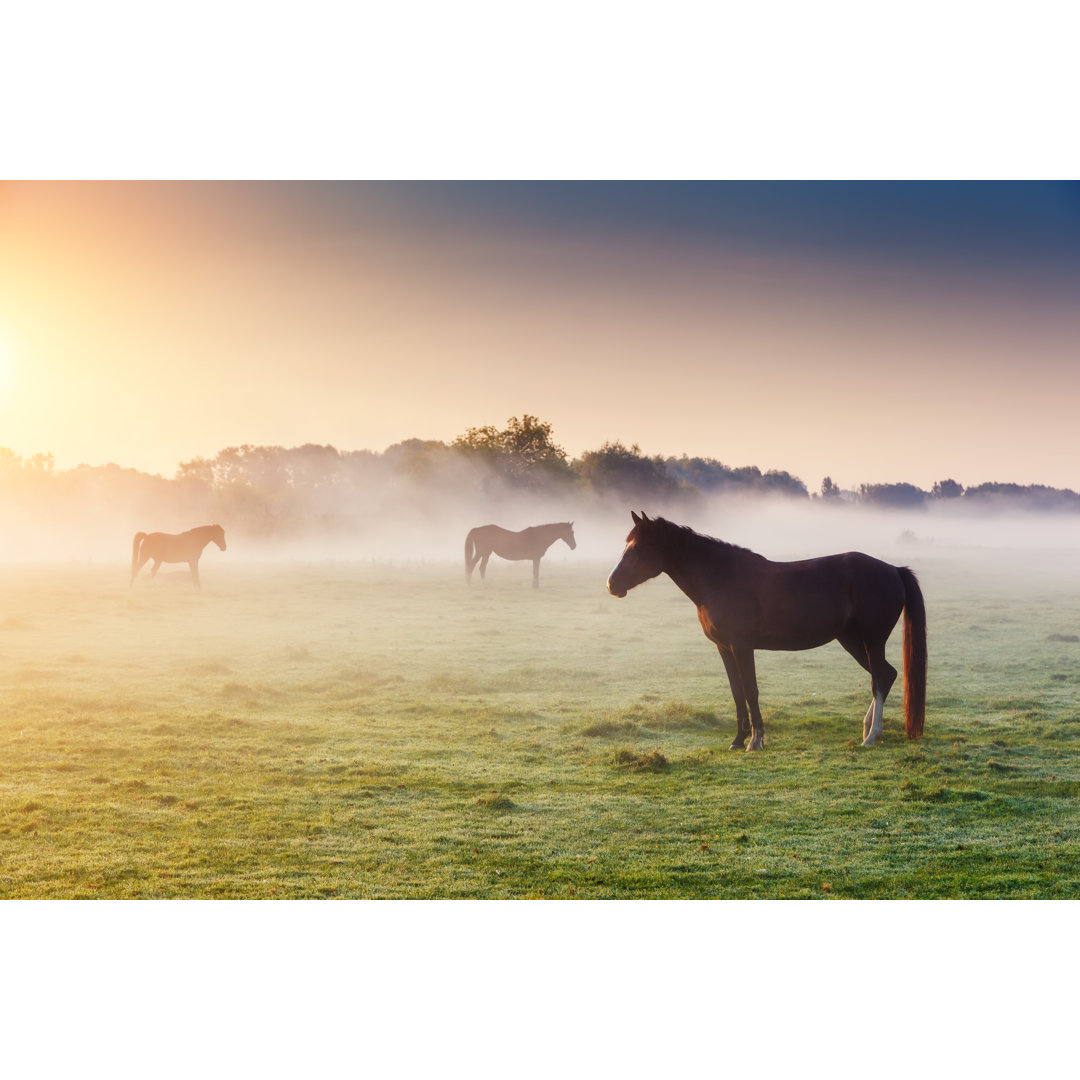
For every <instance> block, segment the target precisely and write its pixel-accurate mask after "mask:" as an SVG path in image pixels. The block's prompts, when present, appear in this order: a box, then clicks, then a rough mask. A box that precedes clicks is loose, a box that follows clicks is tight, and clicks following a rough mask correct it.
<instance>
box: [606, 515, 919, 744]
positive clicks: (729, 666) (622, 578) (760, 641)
mask: <svg viewBox="0 0 1080 1080" xmlns="http://www.w3.org/2000/svg"><path fill="white" fill-rule="evenodd" d="M630 516H631V517H632V518H633V519H634V527H633V529H631V530H630V534H629V535H628V536H627V538H626V549H625V550H624V551H623V555H622V559H621V560H620V561H619V564H618V566H616V567H615V569H614V570H612V571H611V575H610V576H609V577H608V581H607V587H608V592H610V593H611V594H612V595H613V596H618V597H623V596H625V595H626V594H627V592H628V591H629V590H630V589H632V588H633V587H634V586H635V585H640V584H641V583H642V582H643V581H648V580H649V578H654V577H656V576H657V575H658V574H661V573H666V574H667V575H668V577H670V578H671V580H672V581H674V582H675V584H676V585H678V586H679V588H680V589H682V591H683V592H684V593H686V595H687V596H688V597H689V598H690V599H691V600H692V601H693V602H694V604H695V605H696V607H697V610H698V619H699V620H700V621H701V628H702V629H703V630H704V631H705V636H706V637H707V638H708V639H709V640H710V641H712V642H714V643H715V645H716V647H717V648H718V649H719V650H720V658H721V659H722V660H723V661H724V668H725V669H726V671H727V677H728V682H729V683H730V685H731V696H732V697H733V698H734V699H735V715H736V722H737V725H738V730H737V734H736V737H735V741H734V742H733V743H732V744H731V746H730V747H729V749H731V750H741V749H742V748H743V746H744V745H745V743H746V739H747V736H751V738H750V745H749V746H747V747H746V749H747V750H762V749H764V747H765V725H764V722H763V721H762V719H761V712H760V710H759V709H758V687H757V674H756V672H755V670H754V650H755V649H783V650H796V649H814V648H817V646H819V645H825V644H826V643H827V642H830V641H833V640H834V639H835V640H836V641H839V642H840V644H841V645H842V646H843V647H844V648H845V649H846V650H847V651H848V652H849V653H851V655H852V656H853V657H855V659H856V660H857V661H858V662H859V664H861V665H862V667H863V668H864V669H865V670H866V671H868V672H869V673H870V686H871V690H872V692H873V695H874V696H873V700H872V701H871V702H870V708H869V709H867V711H866V716H865V717H864V718H863V746H872V745H873V744H874V743H876V742H877V741H878V740H879V739H880V738H881V736H882V713H883V710H884V707H885V698H886V697H888V694H889V690H890V689H891V688H892V684H893V681H894V680H895V679H896V669H895V668H894V667H893V666H892V665H891V664H890V663H889V662H888V661H887V660H886V659H885V642H886V641H887V640H888V637H889V634H890V633H892V629H893V627H894V626H895V625H896V620H897V619H898V618H899V617H900V612H901V611H903V613H904V727H905V729H906V731H907V736H908V738H909V739H917V738H918V737H919V736H920V735H922V732H923V721H924V718H925V715H926V609H925V607H924V605H923V595H922V590H921V589H920V588H919V583H918V581H916V580H915V575H914V574H913V573H912V572H911V571H910V570H909V569H908V568H907V567H906V566H892V565H890V564H889V563H886V562H881V561H880V560H878V559H873V558H871V557H870V556H869V555H863V554H862V553H861V552H856V551H849V552H847V553H846V554H843V555H826V556H824V557H822V558H818V559H806V560H804V561H802V562H770V561H769V560H768V559H766V558H765V557H764V556H762V555H757V554H755V553H754V552H752V551H747V550H746V548H740V547H735V546H734V545H733V544H727V543H724V541H722V540H714V539H712V538H711V537H708V536H701V535H699V534H698V533H696V532H694V531H693V530H692V529H689V528H686V527H685V526H680V525H674V524H672V522H670V521H665V520H664V519H663V518H656V519H654V520H650V519H649V518H648V517H647V516H646V515H645V514H644V513H643V514H642V515H641V517H638V515H637V514H635V513H631V515H630Z"/></svg>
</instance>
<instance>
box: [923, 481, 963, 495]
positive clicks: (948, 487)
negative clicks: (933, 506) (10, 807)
mask: <svg viewBox="0 0 1080 1080" xmlns="http://www.w3.org/2000/svg"><path fill="white" fill-rule="evenodd" d="M963 494H964V485H963V484H958V483H957V482H956V481H955V480H938V481H936V482H935V483H934V486H933V487H932V488H931V489H930V498H932V499H958V498H960V496H961V495H963Z"/></svg>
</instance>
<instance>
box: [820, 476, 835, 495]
mask: <svg viewBox="0 0 1080 1080" xmlns="http://www.w3.org/2000/svg"><path fill="white" fill-rule="evenodd" d="M821 497H822V498H823V499H839V498H840V486H839V485H838V484H834V483H833V478H832V477H831V476H826V477H825V479H824V480H822V481H821Z"/></svg>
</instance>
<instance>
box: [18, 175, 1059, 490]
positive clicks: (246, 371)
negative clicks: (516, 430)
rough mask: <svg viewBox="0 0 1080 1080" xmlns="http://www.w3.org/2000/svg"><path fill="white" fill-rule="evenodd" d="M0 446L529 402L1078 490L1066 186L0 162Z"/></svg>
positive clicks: (779, 461)
mask: <svg viewBox="0 0 1080 1080" xmlns="http://www.w3.org/2000/svg"><path fill="white" fill-rule="evenodd" d="M0 237H2V241H3V242H2V244H0V390H2V397H0V425H2V426H0V445H5V446H10V447H11V448H12V449H13V450H14V451H15V452H16V453H18V454H21V455H25V456H30V455H33V454H37V453H51V454H53V455H54V456H55V459H56V464H57V467H59V468H72V467H74V466H76V465H78V464H83V463H86V464H92V465H100V464H104V463H107V462H115V463H117V464H119V465H121V466H122V467H125V468H135V469H139V470H144V471H148V472H155V473H160V474H162V475H164V476H172V475H174V474H175V472H176V469H177V467H178V465H179V463H180V462H182V461H187V460H190V459H192V458H194V457H197V456H205V457H212V456H213V455H214V454H216V453H217V452H218V451H219V450H221V449H223V448H225V447H227V446H235V445H240V444H244V443H250V444H266V445H283V446H292V445H301V444H304V443H319V444H327V443H328V444H332V445H334V446H336V447H338V448H339V449H342V450H355V449H371V450H376V451H382V450H384V449H385V448H386V447H387V446H389V445H391V444H393V443H396V442H399V441H402V440H405V439H409V438H421V439H437V440H445V441H451V440H452V439H454V438H455V437H456V436H457V435H459V434H461V433H462V432H463V431H464V430H466V429H467V428H469V427H471V426H479V425H485V424H501V423H503V422H505V421H506V419H507V418H508V417H510V416H515V415H521V414H523V413H530V414H533V415H537V416H540V417H542V418H543V419H544V420H546V421H548V422H550V423H551V424H552V427H553V430H554V435H555V438H556V440H557V441H558V442H559V444H560V445H562V446H563V447H564V448H565V449H566V451H567V452H568V454H569V455H570V456H571V457H574V456H577V455H580V454H581V453H583V452H584V451H587V450H591V449H596V448H597V447H599V446H600V445H601V444H602V443H604V442H605V441H608V440H621V441H623V442H624V443H626V444H627V445H630V444H632V443H637V444H639V445H640V447H641V450H642V452H643V453H646V454H663V455H681V454H684V453H685V454H689V455H700V456H706V457H713V458H717V459H719V460H721V461H723V462H725V463H727V464H730V465H733V466H741V465H756V466H758V467H760V468H761V469H763V470H764V469H779V470H787V471H789V472H791V473H793V474H795V475H797V476H799V477H800V478H801V479H802V480H803V481H804V482H805V483H806V484H807V486H808V487H809V488H810V489H811V490H816V489H817V488H818V486H819V485H820V483H821V480H822V478H823V477H824V476H825V475H830V476H832V478H833V479H834V480H835V481H837V482H838V483H839V484H840V485H841V486H845V487H855V486H857V485H858V484H860V483H864V482H867V483H869V482H874V483H892V482H910V483H913V484H917V485H920V486H923V487H926V488H929V487H930V486H931V485H932V484H933V483H934V482H935V481H936V480H940V479H942V478H945V477H954V478H955V479H957V480H958V481H960V482H961V483H962V484H977V483H981V482H985V481H1011V482H1016V483H1023V484H1029V483H1040V484H1050V485H1056V486H1062V487H1071V488H1080V465H1078V464H1077V458H1076V455H1075V452H1074V447H1075V437H1074V434H1073V430H1074V417H1073V412H1074V409H1073V394H1072V391H1073V387H1074V382H1075V378H1076V376H1075V368H1076V360H1077V342H1078V341H1080V306H1078V305H1077V304H1076V295H1077V292H1076V290H1077V285H1078V283H1080V244H1078V240H1080V195H1078V193H1077V188H1076V186H1075V185H1067V184H947V183H941V184H909V183H898V184H851V183H847V184H800V183H774V184H753V183H751V184H739V183H719V184H672V183H665V184H640V183H631V184H620V183H612V184H606V183H599V184H573V183H568V184H556V183H537V184H530V183H520V184H509V183H507V184H470V183H462V184H440V183H408V184H395V183H333V184H320V183H266V182H263V183H115V184H114V183H73V182H58V183H4V184H2V185H0Z"/></svg>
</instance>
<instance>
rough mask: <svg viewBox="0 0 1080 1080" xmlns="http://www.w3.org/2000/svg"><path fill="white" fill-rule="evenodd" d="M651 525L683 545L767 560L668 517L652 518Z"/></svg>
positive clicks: (747, 549) (762, 556)
mask: <svg viewBox="0 0 1080 1080" xmlns="http://www.w3.org/2000/svg"><path fill="white" fill-rule="evenodd" d="M649 525H660V526H661V527H662V528H663V529H665V530H666V534H667V538H669V539H672V538H676V539H677V540H678V541H679V542H681V543H686V544H697V545H699V546H707V548H714V549H718V550H719V551H728V552H734V551H738V552H742V553H743V554H745V555H755V556H756V557H757V558H765V556H764V555H758V553H757V552H756V551H751V550H750V548H740V546H739V544H737V543H729V542H728V541H727V540H720V539H718V538H717V537H711V536H707V535H706V534H704V532H697V531H694V530H693V529H691V528H690V526H689V525H676V524H675V522H670V521H667V518H666V517H650V518H649Z"/></svg>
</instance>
